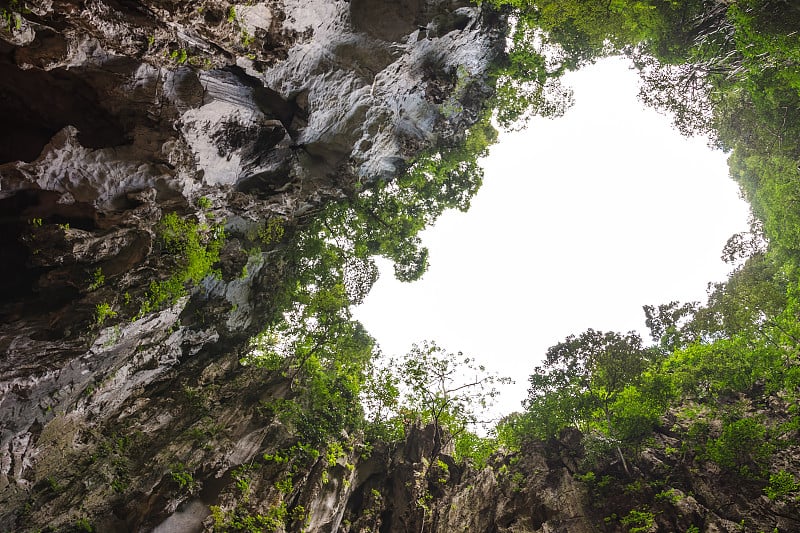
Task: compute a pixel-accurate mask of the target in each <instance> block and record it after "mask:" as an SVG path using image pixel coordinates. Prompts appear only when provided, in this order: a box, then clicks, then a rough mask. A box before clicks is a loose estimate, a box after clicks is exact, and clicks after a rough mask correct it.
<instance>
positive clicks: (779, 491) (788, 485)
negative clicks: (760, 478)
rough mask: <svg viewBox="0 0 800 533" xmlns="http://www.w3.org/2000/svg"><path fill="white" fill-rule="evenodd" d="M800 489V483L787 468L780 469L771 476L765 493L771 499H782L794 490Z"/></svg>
mask: <svg viewBox="0 0 800 533" xmlns="http://www.w3.org/2000/svg"><path fill="white" fill-rule="evenodd" d="M797 491H800V483H798V482H797V479H795V477H794V475H793V474H792V473H791V472H787V471H786V470H780V471H778V472H776V473H774V474H770V476H769V485H767V486H766V487H765V488H764V494H766V495H767V498H769V499H770V500H781V499H783V498H785V497H786V496H788V495H789V494H791V493H792V492H797Z"/></svg>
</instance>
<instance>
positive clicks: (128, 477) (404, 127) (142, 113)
mask: <svg viewBox="0 0 800 533" xmlns="http://www.w3.org/2000/svg"><path fill="white" fill-rule="evenodd" d="M6 7H7V9H6V11H4V13H8V14H9V16H8V17H7V21H8V24H6V25H4V26H3V28H2V30H0V52H2V53H0V113H2V116H3V120H2V121H0V213H2V218H0V226H1V227H2V229H1V230H0V246H2V254H3V261H2V263H0V264H1V265H2V266H0V268H2V275H0V530H2V531H14V530H27V529H31V530H34V529H38V528H43V527H50V528H53V529H55V530H58V529H69V528H71V527H82V526H81V524H83V523H84V521H90V523H91V524H92V527H93V528H94V529H95V530H96V531H148V530H152V529H154V528H156V527H157V526H158V525H159V524H162V523H163V524H164V525H163V526H162V527H161V528H160V529H159V530H161V531H195V530H200V529H202V528H203V525H202V524H203V521H204V520H205V524H206V527H210V523H211V522H212V520H211V519H210V518H209V517H208V515H209V505H211V504H219V503H224V498H223V497H222V496H220V494H221V492H222V491H223V489H225V488H226V487H229V486H230V485H231V483H232V478H231V472H230V471H231V469H232V468H233V467H234V466H237V465H241V464H246V463H247V462H248V461H251V460H252V459H253V458H254V457H256V456H258V455H259V454H263V453H264V451H265V450H267V451H268V450H271V449H276V448H277V447H278V446H280V444H281V443H282V442H283V441H284V440H286V439H287V436H286V435H284V434H283V433H282V429H281V428H280V426H279V425H275V424H274V423H271V422H270V419H269V418H266V419H265V418H264V417H262V416H261V415H260V414H259V412H258V411H257V406H258V405H259V400H261V399H264V398H267V397H274V396H278V395H280V393H281V391H280V387H281V386H282V385H281V384H280V383H270V382H269V381H267V382H266V383H265V381H264V380H265V379H268V378H265V377H264V376H262V375H259V374H258V372H257V371H255V370H247V369H243V368H242V367H241V366H240V365H239V364H238V359H239V357H240V355H241V354H242V351H243V350H244V349H245V347H246V344H247V342H248V339H250V338H251V337H252V335H254V334H255V333H257V332H258V331H259V330H260V328H261V327H262V326H263V317H265V316H269V315H270V314H271V313H273V312H274V307H275V302H274V298H273V293H272V292H271V291H272V290H273V289H274V283H275V280H276V279H277V278H278V277H280V272H281V269H282V268H283V265H282V264H281V263H280V261H278V260H277V259H276V257H277V256H276V255H275V254H273V253H272V252H271V250H272V249H274V247H275V246H279V244H276V243H274V242H273V243H271V244H269V245H267V244H264V242H261V243H260V244H259V237H258V233H259V230H263V229H264V228H265V227H268V225H269V224H270V221H275V220H277V221H279V222H280V224H279V225H280V227H281V228H284V229H285V231H286V232H291V231H292V229H293V228H296V227H298V226H299V225H302V223H303V221H304V220H305V218H306V217H309V216H312V215H313V214H314V213H315V212H316V211H317V210H318V209H319V208H320V207H321V206H322V205H324V204H325V202H327V201H329V200H331V199H336V198H340V197H342V196H343V194H344V191H346V190H352V188H353V186H354V184H355V183H357V182H358V183H370V182H373V181H375V180H390V179H393V177H395V176H396V175H397V173H398V172H400V171H402V170H403V168H404V167H405V165H407V164H408V162H409V160H410V159H411V158H412V157H413V156H414V155H415V154H417V153H418V152H419V151H420V150H421V149H422V148H425V147H429V146H432V145H435V144H437V143H439V142H440V141H441V140H442V139H445V138H448V137H451V136H453V135H457V134H459V133H460V132H462V131H463V130H464V128H465V127H467V126H468V125H470V124H472V123H473V122H474V121H475V120H476V118H477V117H478V114H479V113H480V110H481V105H482V102H483V101H484V100H485V98H486V97H487V95H488V94H489V91H490V88H489V85H488V83H487V68H488V66H489V64H490V63H491V61H492V60H493V59H494V58H495V57H497V55H498V54H499V53H500V52H501V51H502V48H503V44H504V43H503V30H502V27H503V20H502V18H500V17H499V16H498V15H497V14H495V13H492V12H490V11H489V10H487V9H481V8H478V7H475V6H473V5H470V4H468V3H467V2H461V1H450V0H427V1H424V0H408V1H403V2H394V1H389V0H353V1H351V2H347V1H343V0H338V1H337V0H327V1H326V0H285V1H283V2H280V1H275V2H249V3H247V4H241V5H239V4H230V3H227V2H220V1H216V0H207V1H192V2H171V1H160V0H155V1H149V0H148V1H144V2H128V1H115V0H89V1H85V2H71V1H30V2H24V3H16V2H15V3H12V4H11V5H8V6H6ZM457 69H461V71H460V72H462V73H463V72H466V73H467V79H468V83H466V84H463V83H462V84H461V85H462V86H461V87H459V90H458V94H455V87H454V86H455V83H454V80H455V78H456V76H455V73H456V70H457ZM463 77H464V76H463V75H462V78H463ZM449 98H458V99H459V101H460V102H461V104H460V105H459V109H458V112H455V113H453V112H450V113H443V111H442V108H443V102H445V101H446V100H447V99H449ZM167 212H178V213H180V214H181V215H182V216H185V217H188V218H191V219H194V220H197V223H198V225H199V226H200V227H205V228H206V230H207V231H213V230H210V229H208V228H212V227H213V226H214V225H215V224H218V223H219V222H220V221H224V225H225V231H226V233H227V235H228V238H227V239H226V240H225V244H224V247H223V248H222V250H221V253H220V256H221V257H220V263H219V264H220V270H221V278H220V279H215V278H213V277H207V278H206V279H205V280H204V281H203V282H202V283H201V284H199V285H197V286H196V287H195V288H194V289H193V290H192V291H191V292H190V294H189V295H188V296H185V297H183V298H181V299H179V300H178V302H177V303H175V304H174V305H169V306H166V307H162V308H160V309H158V310H155V311H153V310H151V311H149V312H145V313H142V312H141V310H142V304H143V302H144V301H145V300H146V298H147V294H148V290H149V288H150V287H151V283H153V282H159V281H164V280H165V279H166V278H167V277H168V276H169V274H170V273H171V272H172V271H174V270H175V268H176V266H175V264H174V258H173V257H171V256H170V254H164V253H160V251H159V247H158V246H156V239H157V224H158V221H159V220H161V219H162V218H163V216H164V214H165V213H167ZM273 227H274V226H273ZM262 241H263V239H262ZM246 249H249V250H250V253H247V252H246V251H245V250H246ZM253 249H256V253H253ZM104 304H108V306H109V309H110V310H111V312H110V313H107V314H104V315H103V316H100V315H99V314H98V309H100V308H102V306H103V305H104ZM99 306H100V307H99ZM176 465H181V466H180V468H183V465H192V472H193V478H194V479H193V483H192V487H188V488H189V489H193V488H194V487H199V486H201V484H202V490H182V489H186V488H187V487H186V486H181V485H184V484H182V483H179V481H180V476H179V475H177V474H176V472H177V473H179V472H180V468H179V467H178V466H176ZM376 468H377V467H376ZM176 469H177V470H176ZM341 469H342V471H343V472H345V471H346V469H344V467H341ZM315 472H316V473H315ZM304 475H307V476H314V475H321V474H320V473H319V472H318V471H317V470H314V469H312V470H311V471H310V472H308V473H307V474H304ZM326 475H329V474H326ZM330 475H331V477H333V474H330ZM353 475H355V474H353ZM343 479H344V476H339V477H338V478H337V481H336V482H335V483H333V484H329V485H326V487H327V488H326V489H325V491H327V492H326V493H325V494H319V495H316V496H315V495H306V496H302V495H299V493H298V495H297V498H298V499H299V500H298V501H300V500H302V501H308V502H316V503H313V504H312V503H307V506H308V509H309V515H308V517H307V518H308V521H309V524H310V525H309V527H308V530H309V531H331V530H336V529H337V528H338V527H340V524H341V520H342V516H343V513H344V508H343V507H340V506H341V505H343V503H342V502H344V501H346V500H347V495H349V494H351V493H352V491H353V488H354V487H353V485H350V486H349V488H345V487H344V484H343V482H342V480H343ZM194 482H197V484H196V485H195V484H194ZM300 484H301V482H300V480H297V479H296V480H295V486H300ZM308 486H309V487H312V486H313V485H312V484H309V485H308ZM337 487H338V488H337ZM304 490H306V489H304ZM308 490H312V489H311V488H309V489H308ZM313 490H317V489H313ZM319 490H321V489H319ZM337 490H338V492H337ZM274 494H275V492H274V490H273V491H272V492H270V491H268V490H266V491H264V492H263V493H262V496H259V498H260V499H261V500H263V505H264V507H265V508H269V507H270V505H271V504H272V502H271V498H272V499H274ZM190 495H191V496H190ZM312 496H314V497H312ZM303 498H305V499H303ZM181 504H185V505H184V506H183V507H180V508H179V506H180V505H181ZM178 509H180V510H178ZM176 510H177V512H176ZM300 522H301V521H300V518H299V517H298V523H300ZM298 527H299V526H298Z"/></svg>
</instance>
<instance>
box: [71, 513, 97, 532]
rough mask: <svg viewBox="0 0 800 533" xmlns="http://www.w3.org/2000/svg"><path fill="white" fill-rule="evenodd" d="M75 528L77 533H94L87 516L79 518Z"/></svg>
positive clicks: (74, 525)
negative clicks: (78, 532) (80, 532)
mask: <svg viewBox="0 0 800 533" xmlns="http://www.w3.org/2000/svg"><path fill="white" fill-rule="evenodd" d="M73 527H74V528H75V530H76V531H86V533H92V532H93V531H94V527H92V523H91V522H90V521H89V519H88V518H86V517H85V516H84V517H81V518H78V519H77V520H76V521H75V523H74V524H73Z"/></svg>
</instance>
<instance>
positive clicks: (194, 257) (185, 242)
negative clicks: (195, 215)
mask: <svg viewBox="0 0 800 533" xmlns="http://www.w3.org/2000/svg"><path fill="white" fill-rule="evenodd" d="M159 241H160V243H161V246H162V248H163V250H164V252H166V253H167V254H170V255H171V256H172V257H173V260H174V263H175V271H174V272H173V273H172V275H170V277H169V278H167V279H166V280H162V281H153V282H152V283H150V288H149V290H148V292H147V296H146V298H145V301H144V302H143V303H142V306H141V308H140V309H139V316H144V315H145V314H147V313H149V312H151V311H155V310H157V309H159V308H160V307H161V306H163V305H165V304H173V303H175V302H176V301H177V300H178V299H179V298H181V297H183V296H185V295H186V294H187V292H186V285H187V284H190V283H191V284H197V283H200V281H202V280H203V279H204V278H205V277H206V276H209V275H214V276H219V275H220V274H219V272H218V271H215V270H214V268H213V266H214V264H215V263H216V262H217V261H219V252H220V250H221V249H222V246H223V244H224V243H225V230H224V229H223V227H222V226H221V225H216V226H209V225H207V224H199V223H197V222H194V221H191V220H188V219H182V218H180V217H179V216H178V215H177V214H176V213H167V214H166V215H164V218H162V219H161V222H160V224H159Z"/></svg>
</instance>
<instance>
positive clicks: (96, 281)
mask: <svg viewBox="0 0 800 533" xmlns="http://www.w3.org/2000/svg"><path fill="white" fill-rule="evenodd" d="M105 282H106V277H105V276H104V275H103V269H102V268H99V267H98V268H97V270H95V271H94V273H93V274H92V284H91V285H89V290H90V291H93V290H95V289H99V288H100V287H102V286H103V284H104V283H105Z"/></svg>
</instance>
